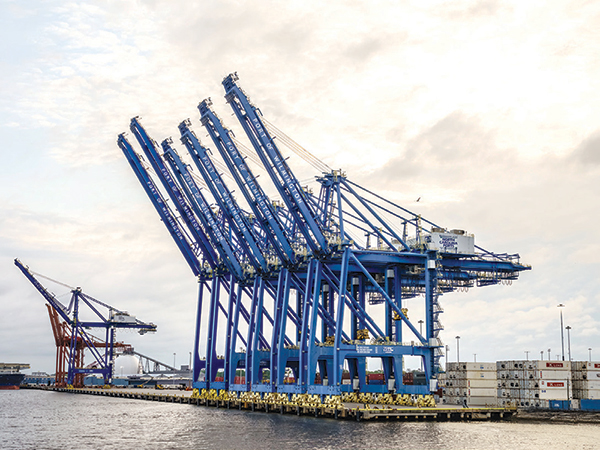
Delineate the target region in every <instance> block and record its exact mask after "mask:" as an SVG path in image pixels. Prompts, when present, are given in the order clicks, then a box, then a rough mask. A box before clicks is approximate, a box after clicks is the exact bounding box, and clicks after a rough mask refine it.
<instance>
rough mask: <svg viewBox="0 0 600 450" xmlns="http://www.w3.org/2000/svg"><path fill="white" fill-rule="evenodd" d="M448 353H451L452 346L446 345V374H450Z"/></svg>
mask: <svg viewBox="0 0 600 450" xmlns="http://www.w3.org/2000/svg"><path fill="white" fill-rule="evenodd" d="M448 353H450V346H449V345H447V344H446V372H448V360H449V359H450V358H448Z"/></svg>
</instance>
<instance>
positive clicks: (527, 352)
mask: <svg viewBox="0 0 600 450" xmlns="http://www.w3.org/2000/svg"><path fill="white" fill-rule="evenodd" d="M525 359H526V360H527V361H529V350H525Z"/></svg>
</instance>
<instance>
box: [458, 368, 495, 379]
mask: <svg viewBox="0 0 600 450" xmlns="http://www.w3.org/2000/svg"><path fill="white" fill-rule="evenodd" d="M465 379H466V380H496V379H497V374H496V371H495V370H494V371H468V372H465Z"/></svg>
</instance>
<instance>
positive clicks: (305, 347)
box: [118, 74, 530, 396]
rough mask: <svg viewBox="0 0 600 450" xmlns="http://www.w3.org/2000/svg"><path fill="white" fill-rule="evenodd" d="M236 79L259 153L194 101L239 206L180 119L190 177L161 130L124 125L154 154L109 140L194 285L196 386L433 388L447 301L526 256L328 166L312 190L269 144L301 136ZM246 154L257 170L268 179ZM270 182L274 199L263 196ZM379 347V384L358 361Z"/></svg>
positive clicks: (240, 389) (244, 120)
mask: <svg viewBox="0 0 600 450" xmlns="http://www.w3.org/2000/svg"><path fill="white" fill-rule="evenodd" d="M238 81H239V80H238V77H237V75H236V74H230V75H228V76H227V77H225V79H224V80H223V87H224V88H225V99H226V101H227V103H228V104H229V105H230V107H231V108H232V110H233V113H234V115H235V117H236V118H237V119H238V121H239V123H240V124H241V127H242V129H243V130H244V132H245V134H246V137H247V139H248V140H249V142H250V144H251V146H250V147H251V148H252V149H253V151H254V153H255V155H253V156H250V154H249V153H247V152H248V151H249V150H248V149H247V148H246V147H243V146H241V144H240V142H239V141H238V140H237V139H236V138H235V137H234V136H233V134H232V132H231V131H230V130H229V129H227V128H226V127H225V125H224V124H223V123H222V121H221V119H220V118H219V117H218V116H217V115H216V113H215V112H214V110H213V108H212V102H211V101H210V99H206V100H204V101H202V102H200V104H199V106H198V109H199V111H200V123H201V124H202V125H203V126H204V128H205V129H206V131H207V132H208V135H209V136H210V139H211V140H212V142H213V144H214V145H215V147H216V149H217V151H218V154H219V155H220V156H221V158H222V160H223V161H224V163H225V166H224V167H225V168H226V170H227V171H228V172H229V174H230V175H231V178H232V179H233V180H234V183H235V185H236V186H235V188H236V191H238V192H241V194H242V197H243V200H244V201H245V202H246V203H247V206H248V208H249V210H248V211H247V210H245V209H244V208H245V206H244V205H242V204H241V203H240V202H238V200H236V199H235V198H234V196H233V189H232V188H231V187H228V186H227V185H226V183H225V181H224V179H223V177H222V174H221V173H220V172H219V170H218V169H217V167H216V164H215V163H216V162H215V156H216V155H212V154H211V152H210V150H209V149H208V148H207V147H206V146H205V145H203V144H202V143H201V142H200V139H199V138H198V137H197V136H196V134H195V133H194V131H193V130H192V128H191V126H192V123H191V121H190V120H189V119H187V120H184V121H183V122H181V123H180V125H179V132H180V134H181V141H182V143H183V144H184V146H185V148H186V149H187V152H188V156H189V158H190V159H191V161H193V163H194V164H195V166H196V169H197V171H198V173H199V176H198V175H196V174H195V173H194V171H193V168H192V167H191V165H189V164H186V163H185V162H184V161H183V159H182V158H181V157H180V156H179V154H178V152H177V151H176V150H175V148H174V147H173V142H172V140H171V139H170V138H168V139H166V140H164V141H163V143H162V149H163V151H164V153H163V155H162V156H161V155H159V154H158V152H157V149H158V146H157V145H156V144H155V143H154V141H153V140H152V139H151V138H150V137H149V136H148V134H147V133H146V132H145V130H144V129H143V127H142V126H141V124H140V122H139V119H137V118H134V119H132V125H131V129H132V132H133V133H134V135H135V136H136V138H137V140H138V142H139V144H140V146H141V148H142V151H143V152H144V154H145V155H146V158H147V159H148V161H149V162H150V164H149V165H148V164H144V162H143V161H144V158H143V157H142V156H141V155H140V154H138V153H136V152H135V150H134V149H133V147H132V146H131V145H129V143H128V142H127V140H126V138H125V137H124V135H120V136H119V141H118V142H119V146H120V147H121V149H122V150H123V152H124V153H125V155H126V157H127V159H128V160H129V162H130V164H131V166H132V168H133V169H134V172H135V173H136V175H137V177H138V179H139V180H140V182H141V183H142V185H143V187H144V189H145V190H146V192H147V194H148V196H149V197H150V200H151V201H152V203H153V204H154V206H155V208H156V209H157V212H158V213H159V215H160V217H161V219H162V221H163V223H164V224H165V226H166V227H167V229H168V231H169V232H170V234H171V235H172V236H173V238H174V240H175V242H176V243H177V245H178V246H179V248H180V250H181V251H182V253H183V256H184V257H185V259H186V261H187V262H188V264H189V265H190V268H191V269H192V272H193V273H194V275H196V276H197V277H198V280H199V284H200V288H199V296H198V309H197V316H196V333H195V347H194V348H195V350H194V387H195V388H198V389H207V390H218V391H225V392H229V393H231V392H234V393H238V394H239V393H247V392H252V393H258V394H259V395H266V394H270V393H277V394H281V395H288V396H291V395H294V394H295V395H301V396H302V395H310V394H318V395H321V396H324V395H334V396H339V395H342V394H344V393H348V392H361V393H384V394H385V393H396V394H414V395H427V394H429V393H430V392H431V391H432V390H433V389H434V384H435V383H434V382H430V381H435V377H436V374H437V373H438V371H439V370H440V363H439V360H440V358H441V357H443V343H442V341H441V339H440V333H441V331H442V330H443V325H442V323H441V320H440V316H441V314H442V312H443V308H442V307H441V305H440V302H439V299H440V297H441V296H442V295H443V294H445V293H449V292H453V291H457V290H464V289H466V288H470V287H475V286H489V285H494V284H500V283H510V282H512V280H516V279H517V278H518V277H519V273H520V272H522V271H524V270H529V269H530V266H528V265H525V264H522V263H521V262H520V258H519V255H518V254H498V253H493V252H490V251H487V250H485V249H483V248H481V247H479V246H476V245H475V241H474V236H473V235H470V234H467V233H466V232H464V231H463V230H449V229H447V228H445V227H442V226H440V225H438V224H435V223H434V222H431V221H429V220H427V219H425V218H423V217H421V216H420V215H419V214H416V213H414V212H412V211H410V210H408V209H406V208H404V207H402V206H400V205H398V204H396V203H394V202H392V201H389V200H387V199H385V198H383V197H381V196H380V195H378V194H376V193H375V192H373V191H371V190H369V189H367V188H365V187H362V186H360V185H358V184H356V183H354V182H352V181H351V180H350V179H349V178H348V177H347V176H346V174H345V173H344V172H342V171H341V170H331V169H329V168H328V167H327V166H326V165H324V164H322V163H321V164H317V165H316V166H317V167H319V168H320V169H321V173H319V174H318V175H317V176H316V181H317V182H318V183H319V185H320V190H319V192H318V193H316V194H313V193H312V192H311V191H309V190H308V189H306V188H304V187H302V186H301V184H300V182H299V181H298V179H297V177H296V176H295V174H294V173H293V171H292V170H291V167H290V166H289V164H288V163H287V161H286V158H285V157H284V155H283V153H282V151H281V149H280V148H279V146H278V144H277V143H276V142H282V143H284V144H285V145H287V146H288V147H289V148H290V149H291V150H292V151H298V149H299V148H300V147H299V146H298V145H297V144H295V143H293V144H292V145H289V144H290V142H293V141H291V140H290V138H288V137H287V136H285V135H283V133H281V132H280V131H279V130H278V129H277V128H276V127H274V126H273V125H271V124H270V123H269V122H268V121H266V120H265V119H264V118H263V117H262V113H261V112H260V110H259V109H258V108H256V107H255V106H254V105H253V103H252V102H251V101H250V99H249V98H248V96H247V95H246V93H245V92H244V91H243V90H242V89H241V87H239V85H238ZM276 137H278V138H280V139H275V138H276ZM286 143H287V144H286ZM242 148H243V151H242V150H241V149H242ZM298 153H299V154H300V156H303V157H306V156H307V155H308V154H307V152H306V151H304V150H303V149H301V148H300V151H298ZM255 156H257V158H256V157H255ZM309 156H310V158H309V159H310V160H309V162H311V163H314V162H315V160H316V158H315V157H313V156H312V155H309ZM161 158H162V160H161ZM248 159H250V160H251V161H253V164H256V163H259V166H260V167H259V169H260V170H264V172H266V174H267V183H269V186H268V187H267V186H266V185H264V184H263V185H261V184H260V183H259V182H258V177H257V176H255V175H254V173H253V171H252V170H251V168H250V165H249V164H248ZM165 161H166V164H165ZM156 178H159V180H160V185H161V186H162V191H163V192H166V195H167V196H168V197H169V198H171V199H172V204H173V205H175V206H174V207H175V211H174V210H172V209H170V207H169V206H168V205H166V203H165V201H164V196H165V194H161V192H159V187H158V186H159V185H158V184H157V183H154V182H153V181H152V179H156ZM200 179H201V180H203V183H204V185H205V186H206V188H203V187H202V186H201V185H200V184H201V183H199V182H198V180H200ZM273 189H274V190H275V192H276V193H277V194H278V195H279V196H280V197H281V199H282V204H279V203H277V202H275V201H272V200H270V199H269V197H268V196H267V194H266V192H270V191H273ZM205 293H209V304H208V307H206V308H205V307H204V305H203V299H204V296H205ZM416 297H421V298H423V303H424V304H423V310H424V311H425V313H424V321H422V322H423V323H424V324H425V329H424V330H421V327H417V326H415V323H414V321H411V320H410V319H409V314H408V308H407V300H409V299H412V298H416ZM205 309H207V310H208V319H207V320H203V319H202V314H203V311H204V310H205ZM201 342H203V343H204V345H206V347H205V348H201V346H200V343H201ZM406 356H416V357H419V358H421V360H422V362H423V367H424V371H425V375H426V379H427V380H428V382H427V383H426V384H425V385H408V384H404V383H403V377H402V374H403V371H404V369H405V367H404V359H403V358H404V357H406ZM373 358H375V359H377V360H379V361H380V367H381V368H382V372H383V376H379V377H377V379H376V380H375V379H371V378H370V375H369V370H368V367H367V366H368V361H370V360H371V359H373ZM236 395H237V394H236ZM240 395H241V394H240Z"/></svg>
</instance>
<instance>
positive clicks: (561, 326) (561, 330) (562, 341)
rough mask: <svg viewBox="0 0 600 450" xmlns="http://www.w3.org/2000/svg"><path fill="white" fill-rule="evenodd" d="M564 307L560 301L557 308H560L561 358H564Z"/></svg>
mask: <svg viewBox="0 0 600 450" xmlns="http://www.w3.org/2000/svg"><path fill="white" fill-rule="evenodd" d="M564 307H565V305H563V304H562V303H559V304H558V306H557V308H559V310H560V343H561V345H562V360H563V361H564V360H565V334H564V332H563V314H562V309H563V308H564Z"/></svg>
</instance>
